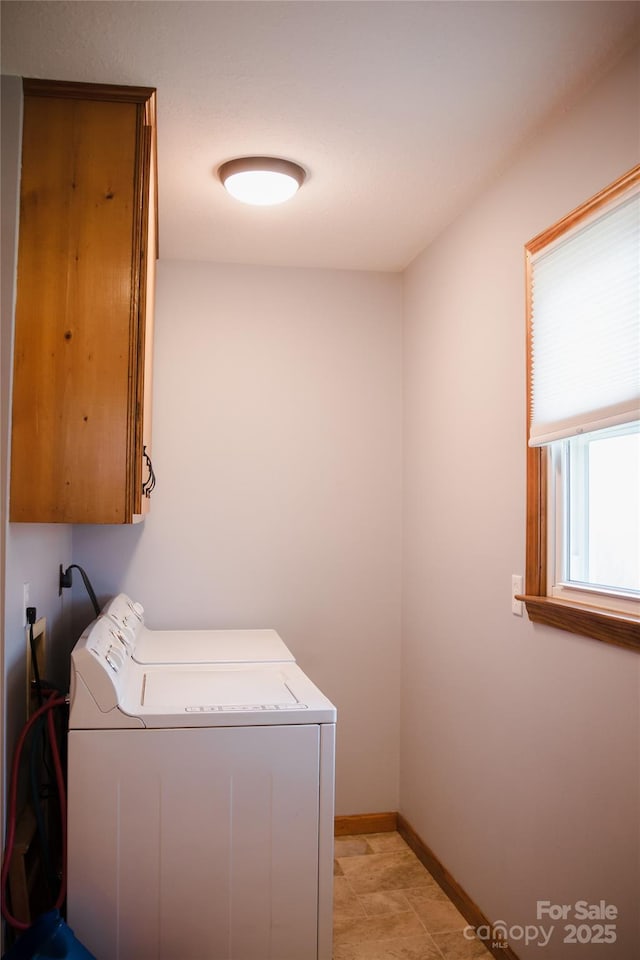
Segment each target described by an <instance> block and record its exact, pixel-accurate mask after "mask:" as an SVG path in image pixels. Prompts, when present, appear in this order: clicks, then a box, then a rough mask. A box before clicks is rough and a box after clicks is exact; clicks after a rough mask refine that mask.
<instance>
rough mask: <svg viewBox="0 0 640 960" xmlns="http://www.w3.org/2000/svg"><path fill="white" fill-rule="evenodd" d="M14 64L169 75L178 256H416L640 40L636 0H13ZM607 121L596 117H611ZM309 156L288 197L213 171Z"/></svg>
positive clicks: (168, 163)
mask: <svg viewBox="0 0 640 960" xmlns="http://www.w3.org/2000/svg"><path fill="white" fill-rule="evenodd" d="M1 14H2V72H3V73H5V74H15V75H21V76H30V77H47V78H50V79H65V80H81V81H95V82H103V83H123V84H137V85H145V86H154V87H157V90H158V148H159V186H160V256H161V258H163V259H185V260H213V261H228V262H242V263H261V264H282V265H297V266H316V267H336V268H348V269H364V270H400V269H402V268H403V267H405V266H406V265H407V263H409V262H410V261H411V260H412V258H413V257H414V256H415V255H416V254H417V253H418V252H419V251H420V250H421V249H422V248H423V247H424V246H425V245H426V244H427V243H428V242H429V241H430V240H431V239H433V237H434V236H436V235H437V234H438V232H439V231H440V230H442V229H443V227H444V226H446V225H447V224H448V223H449V222H451V220H452V219H454V218H455V216H456V215H457V214H458V213H459V212H460V211H461V210H462V209H463V208H464V206H465V205H466V204H467V203H468V202H469V201H470V199H471V198H472V197H473V196H474V194H475V192H476V191H477V190H478V189H479V188H480V187H482V186H483V185H484V184H485V183H487V182H488V181H490V180H491V178H492V177H494V176H496V175H497V173H498V172H499V171H500V169H501V168H502V167H503V166H504V164H505V163H506V162H507V161H508V159H509V157H510V156H511V155H512V154H513V153H514V151H516V150H518V149H520V148H522V147H523V145H525V144H526V141H527V139H528V138H529V137H530V136H531V135H532V134H533V133H534V132H535V130H536V129H537V128H538V127H539V126H540V124H541V123H542V122H543V121H544V120H545V119H546V118H547V117H548V116H549V115H550V114H552V113H554V112H556V111H558V110H561V109H562V108H563V107H565V106H566V105H567V103H569V102H571V100H572V99H573V98H575V97H576V96H577V95H579V93H580V92H581V91H582V90H584V89H585V88H586V86H587V85H588V84H589V83H590V82H591V81H592V80H593V79H594V78H595V77H597V76H599V75H600V74H601V73H603V71H604V70H606V69H607V68H608V67H609V66H610V65H611V64H612V63H613V62H615V60H616V59H617V58H618V56H620V55H621V53H623V52H624V51H625V50H627V49H629V48H630V47H631V46H632V45H633V43H634V42H638V36H639V35H638V30H639V25H640V4H638V3H636V2H613V0H607V2H581V0H549V2H528V0H508V2H482V0H476V2H474V0H472V2H466V0H450V2H431V0H414V2H404V0H386V2H385V0H382V2H367V0H361V2H358V0H352V2H344V0H342V2H332V0H308V2H307V0H295V2H252V0H234V2H191V0H178V2H164V0H163V2H155V0H146V2H136V3H132V2H127V0H112V2H79V3H78V2H57V0H55V2H22V0H3V2H2V6H1ZM596 135H597V134H596V132H595V131H594V136H596ZM253 153H255V154H271V155H280V156H283V157H289V158H291V159H294V160H297V161H298V162H300V163H301V164H302V165H303V166H305V167H306V169H307V171H308V180H307V182H306V183H305V185H304V187H303V189H302V190H301V191H300V193H299V194H298V195H297V197H296V198H295V199H294V200H292V201H290V202H289V203H288V204H285V205H283V206H281V207H272V208H249V207H246V206H244V205H242V204H239V203H237V201H233V200H232V199H231V198H230V197H228V196H227V195H226V193H225V192H224V190H223V189H222V187H221V186H220V184H219V183H218V181H217V180H216V178H215V176H214V173H213V171H214V169H215V168H216V167H217V166H218V165H219V164H220V163H221V162H223V161H224V160H228V159H229V158H231V157H234V156H240V155H243V154H253Z"/></svg>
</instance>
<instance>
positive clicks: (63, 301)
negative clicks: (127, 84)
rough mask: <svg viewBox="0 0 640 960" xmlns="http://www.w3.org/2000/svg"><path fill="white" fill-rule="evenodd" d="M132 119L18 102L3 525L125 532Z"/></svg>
mask: <svg viewBox="0 0 640 960" xmlns="http://www.w3.org/2000/svg"><path fill="white" fill-rule="evenodd" d="M141 118H142V112H141V107H140V104H139V103H136V102H129V101H126V100H124V101H118V100H114V101H112V100H109V99H92V98H85V99H83V98H82V97H79V96H71V97H69V96H60V97H55V96H51V94H49V95H45V96H38V95H35V96H31V95H28V94H27V95H26V96H25V105H24V128H23V167H22V184H21V211H20V235H19V254H18V263H19V268H18V285H17V304H16V336H15V358H14V400H13V411H14V416H13V432H12V464H11V519H12V520H28V521H36V522H70V523H74V522H75V523H83V522H87V523H123V522H128V521H130V520H131V515H132V513H133V502H134V493H135V491H136V490H137V486H138V481H139V476H138V477H137V478H136V477H135V476H134V471H135V469H136V457H135V449H134V448H135V445H136V416H137V415H138V404H137V396H138V392H139V389H140V377H141V375H142V373H141V371H140V367H141V357H140V337H139V332H138V331H139V306H140V304H139V290H138V284H139V281H140V271H141V267H140V240H139V231H140V227H141V224H140V219H141V214H140V210H139V205H140V199H139V198H140V195H141V192H142V188H141V182H142V181H143V180H144V177H145V173H146V175H148V170H146V171H145V170H144V169H143V165H142V160H141V156H140V130H141V126H142V124H141ZM137 469H138V473H139V463H138V465H137Z"/></svg>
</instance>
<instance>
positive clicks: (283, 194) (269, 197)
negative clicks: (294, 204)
mask: <svg viewBox="0 0 640 960" xmlns="http://www.w3.org/2000/svg"><path fill="white" fill-rule="evenodd" d="M218 176H219V177H220V180H221V181H222V183H223V184H224V186H225V189H226V190H227V191H228V192H229V193H230V194H231V196H232V197H235V198H236V200H240V201H242V203H251V204H254V205H256V206H261V207H264V206H271V205H272V204H276V203H284V201H285V200H289V198H290V197H292V196H293V195H294V193H296V191H297V190H298V187H300V186H302V184H303V182H304V179H305V172H304V170H303V168H302V167H301V166H300V165H299V164H297V163H293V161H292V160H282V159H280V158H279V157H238V158H237V159H235V160H228V161H227V162H226V163H223V164H222V166H221V167H218Z"/></svg>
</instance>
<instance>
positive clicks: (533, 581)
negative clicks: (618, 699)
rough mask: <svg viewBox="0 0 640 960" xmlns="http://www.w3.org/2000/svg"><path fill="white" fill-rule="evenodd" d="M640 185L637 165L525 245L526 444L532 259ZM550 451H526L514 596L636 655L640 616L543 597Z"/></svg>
mask: <svg viewBox="0 0 640 960" xmlns="http://www.w3.org/2000/svg"><path fill="white" fill-rule="evenodd" d="M637 183H640V164H638V165H637V166H635V167H633V169H631V170H629V171H628V172H627V173H625V174H623V176H621V177H619V178H618V179H617V180H615V181H614V182H613V183H612V184H610V185H609V186H608V187H605V188H604V190H601V191H600V192H599V193H597V194H596V195H595V196H593V197H591V199H590V200H587V202H586V203H584V204H582V205H581V206H579V207H577V208H576V209H575V210H573V211H572V212H571V213H569V214H568V215H567V216H566V217H563V218H562V220H559V221H558V222H557V223H556V224H554V225H553V226H552V227H550V228H549V229H547V230H545V231H543V232H542V233H540V234H538V235H537V236H536V237H534V238H533V239H532V240H530V241H529V242H528V243H527V244H525V273H526V303H527V441H528V438H529V430H530V427H531V416H532V405H531V377H532V354H531V323H532V316H531V297H530V289H531V259H532V256H533V255H534V254H535V253H537V252H538V251H539V250H541V249H542V248H543V247H546V246H547V245H548V244H550V243H551V242H552V241H553V240H555V239H556V238H557V237H559V236H561V235H562V234H563V233H566V232H567V231H568V230H570V229H571V228H572V227H574V226H576V225H577V224H579V223H580V222H581V221H582V220H585V219H586V218H587V217H589V216H591V215H592V214H593V213H595V212H596V211H597V210H598V209H599V208H601V207H604V206H605V205H606V204H607V203H610V202H611V201H612V200H615V199H616V198H617V197H619V196H620V195H621V194H623V193H625V192H626V191H627V190H628V189H630V188H631V187H633V186H635V185H636V184H637ZM548 458H549V455H548V452H547V450H546V449H545V448H544V447H529V446H527V546H526V574H525V593H524V594H523V595H522V596H520V597H518V599H520V600H523V601H524V603H525V606H526V608H527V613H528V615H529V619H530V620H532V621H533V622H535V623H542V624H546V625H547V626H549V627H557V628H558V629H560V630H568V631H569V632H570V633H576V634H580V635H581V636H586V637H592V638H593V639H595V640H601V641H602V642H604V643H612V644H615V645H616V646H620V647H626V648H627V649H632V650H635V651H637V652H640V616H635V615H633V614H623V613H616V612H614V611H609V610H603V609H600V608H596V607H593V606H589V605H587V604H580V603H576V602H574V601H571V600H559V599H557V598H555V597H550V596H548V595H547V529H548V527H547V519H548V518H547V476H548Z"/></svg>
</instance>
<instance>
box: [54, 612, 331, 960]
mask: <svg viewBox="0 0 640 960" xmlns="http://www.w3.org/2000/svg"><path fill="white" fill-rule="evenodd" d="M335 729H336V709H335V707H334V706H333V705H332V704H331V703H330V702H329V701H328V700H327V698H326V697H325V696H324V695H323V694H322V693H321V692H320V690H318V688H317V687H316V686H315V685H314V684H313V683H312V682H311V680H309V678H308V677H307V676H306V675H305V674H304V673H303V671H302V670H301V669H300V668H299V667H298V665H297V664H296V662H295V660H294V658H293V655H292V654H291V652H290V651H289V650H288V648H287V647H286V645H285V644H284V643H283V641H282V640H281V638H280V637H279V636H278V635H277V633H276V632H275V631H271V630H255V631H252V630H241V631H234V630H222V631H216V630H212V631H207V630H205V631H154V630H149V629H148V628H146V627H145V625H144V614H143V611H142V608H141V607H140V605H139V604H138V605H137V604H134V603H133V602H132V601H131V600H130V599H129V598H127V597H125V596H124V595H120V596H119V597H116V598H115V599H114V601H112V602H111V604H108V605H107V607H106V608H105V610H104V611H103V614H102V615H101V616H100V617H98V619H97V620H95V621H94V622H93V623H92V624H91V625H90V626H89V627H88V628H87V629H86V630H85V631H84V633H83V634H82V636H81V637H80V639H79V640H78V642H77V644H76V646H75V648H74V650H73V652H72V655H71V704H70V714H69V760H68V780H69V788H68V792H69V796H68V807H69V818H68V920H69V923H70V925H71V927H72V928H73V929H74V931H75V932H76V934H77V936H78V937H79V939H80V940H81V941H82V942H83V943H85V944H86V946H87V948H88V949H90V950H91V951H92V952H93V953H95V955H96V956H97V957H99V958H100V960H330V958H331V941H332V883H333V880H332V875H333V813H334V768H335Z"/></svg>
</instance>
